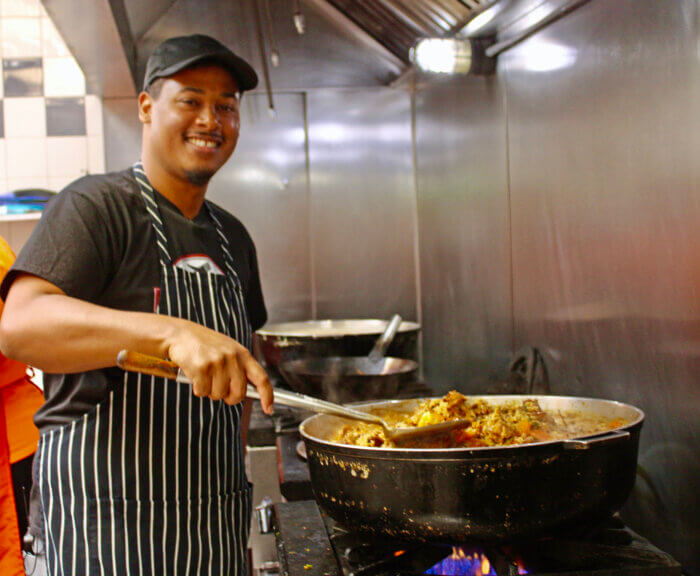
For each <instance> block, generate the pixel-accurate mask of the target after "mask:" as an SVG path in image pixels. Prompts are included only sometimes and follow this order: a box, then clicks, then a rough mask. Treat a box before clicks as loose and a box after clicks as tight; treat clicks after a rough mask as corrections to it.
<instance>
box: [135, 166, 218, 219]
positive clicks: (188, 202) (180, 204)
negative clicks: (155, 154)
mask: <svg viewBox="0 0 700 576" xmlns="http://www.w3.org/2000/svg"><path fill="white" fill-rule="evenodd" d="M142 163H143V170H144V172H145V173H146V176H147V177H148V181H149V182H150V183H151V185H152V186H153V187H154V188H155V189H156V190H157V191H158V192H159V193H160V194H161V195H163V196H165V197H166V198H167V199H168V200H170V201H171V202H172V203H173V204H175V206H177V208H178V209H179V210H180V212H182V214H183V215H184V216H185V218H189V219H190V220H191V219H192V218H194V217H195V216H197V214H199V211H200V210H201V208H202V204H203V203H204V196H205V194H206V192H207V185H206V184H204V185H202V186H196V185H194V184H192V183H191V182H188V181H183V180H180V179H178V178H175V177H173V176H172V175H171V174H168V172H166V171H165V170H163V168H162V167H161V166H160V165H159V164H158V163H157V162H154V161H153V160H152V159H151V158H150V157H148V155H147V154H144V155H143V159H142Z"/></svg>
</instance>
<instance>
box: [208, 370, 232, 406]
mask: <svg viewBox="0 0 700 576" xmlns="http://www.w3.org/2000/svg"><path fill="white" fill-rule="evenodd" d="M228 394H229V373H228V370H226V369H220V370H215V371H214V374H213V377H212V382H211V393H210V394H209V398H211V399H212V400H221V399H222V398H226V397H227V396H228Z"/></svg>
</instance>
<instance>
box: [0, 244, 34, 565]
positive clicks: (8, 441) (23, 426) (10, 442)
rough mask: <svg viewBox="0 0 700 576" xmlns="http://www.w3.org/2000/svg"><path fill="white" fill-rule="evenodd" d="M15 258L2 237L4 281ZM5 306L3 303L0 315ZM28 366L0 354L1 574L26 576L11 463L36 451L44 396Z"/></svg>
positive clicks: (0, 270)
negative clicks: (35, 419) (31, 378)
mask: <svg viewBox="0 0 700 576" xmlns="http://www.w3.org/2000/svg"><path fill="white" fill-rule="evenodd" d="M14 260H15V255H14V253H13V252H12V249H11V248H10V246H9V245H8V244H7V242H5V240H3V239H2V238H1V237H0V281H1V280H2V279H3V278H4V277H5V274H6V273H7V271H8V270H9V268H10V266H12V263H13V262H14ZM2 308H3V303H2V302H1V301H0V313H2ZM26 374H27V366H26V365H25V364H22V363H20V362H15V361H14V360H10V359H9V358H6V357H5V356H3V355H2V354H0V574H2V576H23V575H24V562H23V560H22V548H21V540H20V535H19V526H18V525H17V509H16V508H15V494H14V488H13V486H12V469H11V468H10V463H12V462H17V461H18V460H21V459H22V458H26V457H27V456H29V455H30V454H32V453H34V452H35V451H36V446H37V442H38V441H39V431H38V430H37V429H36V427H35V426H34V423H33V421H32V417H33V416H34V412H36V409H37V408H38V407H39V406H41V403H42V402H43V395H42V394H41V392H39V390H37V388H36V387H35V386H34V385H33V384H32V383H31V382H30V381H29V380H28V379H27V376H26Z"/></svg>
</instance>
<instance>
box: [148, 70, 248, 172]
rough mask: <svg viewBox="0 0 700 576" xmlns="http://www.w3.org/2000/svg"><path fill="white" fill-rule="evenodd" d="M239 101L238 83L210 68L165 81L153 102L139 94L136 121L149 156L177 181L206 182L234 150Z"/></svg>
mask: <svg viewBox="0 0 700 576" xmlns="http://www.w3.org/2000/svg"><path fill="white" fill-rule="evenodd" d="M238 100H239V96H238V86H237V84H236V81H235V80H234V79H233V78H232V77H231V75H230V74H229V73H228V72H227V71H226V70H225V69H224V68H221V67H219V66H217V65H214V64H212V65H202V66H197V67H194V68H187V69H185V70H182V71H180V72H178V73H177V74H174V75H173V76H170V77H169V78H166V79H165V80H164V81H163V83H162V87H161V90H160V94H158V95H157V97H155V98H154V97H153V96H152V95H150V94H147V93H142V94H141V95H140V97H139V118H140V119H141V122H143V123H144V125H145V127H146V129H145V130H144V145H145V146H146V147H147V148H148V149H149V153H150V156H151V158H153V159H155V160H156V161H157V162H158V164H160V167H161V168H162V169H164V170H165V171H166V172H167V173H168V174H170V175H171V176H173V177H175V178H178V179H187V180H188V181H189V182H191V183H192V184H196V185H203V184H206V183H207V182H208V181H209V179H210V178H211V177H212V176H213V175H214V174H215V173H216V171H217V170H218V169H219V168H221V167H222V166H223V165H224V164H225V163H226V161H227V160H228V159H229V157H230V156H231V154H232V153H233V150H234V149H235V148H236V143H237V142H238V133H239V129H240V116H239V108H238V103H239V102H238Z"/></svg>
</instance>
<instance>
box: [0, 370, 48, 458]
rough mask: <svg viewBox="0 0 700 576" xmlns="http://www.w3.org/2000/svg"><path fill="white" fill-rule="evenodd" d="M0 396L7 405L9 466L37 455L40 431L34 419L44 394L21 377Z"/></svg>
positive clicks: (42, 401) (3, 390)
mask: <svg viewBox="0 0 700 576" xmlns="http://www.w3.org/2000/svg"><path fill="white" fill-rule="evenodd" d="M0 397H1V398H2V402H3V404H4V405H5V423H6V430H7V443H8V445H9V447H10V464H14V463H15V462H19V461H20V460H24V459H25V458H26V457H27V456H31V455H32V454H34V452H36V448H37V445H38V443H39V430H37V428H36V426H34V422H33V418H34V413H35V412H36V411H37V410H38V409H39V408H40V407H41V405H42V404H43V403H44V395H43V394H42V393H41V390H39V389H38V388H37V387H36V386H35V385H34V384H33V383H32V382H31V381H30V380H28V379H27V378H22V379H20V380H16V381H15V382H13V383H11V384H10V385H8V386H3V387H2V389H0Z"/></svg>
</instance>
